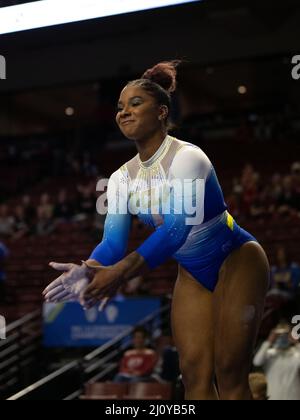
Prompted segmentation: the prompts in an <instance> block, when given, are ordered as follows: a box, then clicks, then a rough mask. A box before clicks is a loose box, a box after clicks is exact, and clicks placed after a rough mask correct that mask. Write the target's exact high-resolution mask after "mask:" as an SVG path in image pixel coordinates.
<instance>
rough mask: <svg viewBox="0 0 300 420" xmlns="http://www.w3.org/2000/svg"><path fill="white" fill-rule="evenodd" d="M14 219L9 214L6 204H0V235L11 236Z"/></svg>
mask: <svg viewBox="0 0 300 420" xmlns="http://www.w3.org/2000/svg"><path fill="white" fill-rule="evenodd" d="M14 226H15V219H14V218H13V216H11V215H10V214H9V209H8V206H7V205H6V204H1V205H0V235H1V236H11V235H12V234H13V233H14Z"/></svg>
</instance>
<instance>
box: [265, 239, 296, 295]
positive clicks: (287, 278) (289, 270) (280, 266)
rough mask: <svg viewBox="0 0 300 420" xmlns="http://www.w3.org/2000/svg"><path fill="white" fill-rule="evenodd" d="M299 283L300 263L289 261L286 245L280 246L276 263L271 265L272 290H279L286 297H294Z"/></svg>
mask: <svg viewBox="0 0 300 420" xmlns="http://www.w3.org/2000/svg"><path fill="white" fill-rule="evenodd" d="M299 284H300V267H299V265H298V264H296V263H295V262H291V261H289V259H288V257H287V253H286V250H285V248H284V246H279V247H278V248H277V252H276V265H274V266H272V267H271V287H272V291H273V292H274V291H277V292H278V294H281V295H282V296H284V297H287V298H292V297H293V295H294V293H295V291H296V290H297V288H298V287H299Z"/></svg>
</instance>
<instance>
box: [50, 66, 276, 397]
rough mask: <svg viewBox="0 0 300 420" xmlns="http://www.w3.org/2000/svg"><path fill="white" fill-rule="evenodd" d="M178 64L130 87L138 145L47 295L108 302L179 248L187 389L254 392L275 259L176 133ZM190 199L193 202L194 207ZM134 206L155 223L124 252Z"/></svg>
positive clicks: (177, 311)
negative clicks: (252, 375)
mask: <svg viewBox="0 0 300 420" xmlns="http://www.w3.org/2000/svg"><path fill="white" fill-rule="evenodd" d="M177 65H178V62H177V61H170V62H163V63H159V64H157V65H156V66H154V67H153V68H151V69H149V70H147V71H146V72H145V73H144V74H143V76H142V77H141V79H138V80H134V81H131V82H129V83H128V84H127V85H126V86H125V87H124V89H123V90H122V92H121V94H120V98H119V102H118V111H117V115H116V122H117V124H118V126H119V128H120V130H121V132H122V133H123V134H124V135H125V137H127V138H128V139H129V140H131V141H134V142H135V145H136V148H137V151H138V154H137V155H136V156H135V157H134V158H133V159H132V160H130V161H128V162H127V163H125V164H124V165H123V166H122V167H121V168H120V169H119V170H117V171H116V172H115V173H114V174H113V175H112V176H111V178H110V180H109V184H108V190H107V198H108V214H107V217H106V221H105V229H104V235H103V239H102V242H101V243H100V244H99V245H98V246H97V247H96V248H95V250H94V251H93V253H92V254H91V256H90V258H89V260H87V261H85V262H83V264H82V265H81V266H80V265H76V264H57V263H50V265H51V266H52V267H53V268H55V269H57V270H61V271H63V274H62V275H61V276H60V277H59V278H58V279H56V280H55V281H54V282H52V283H51V284H50V285H49V286H48V287H47V288H46V289H45V291H44V295H45V298H46V300H48V301H51V302H58V301H66V300H71V299H76V298H78V299H80V301H81V302H82V303H83V304H84V305H85V306H88V307H89V306H92V305H95V304H97V302H98V303H99V302H104V303H106V302H107V300H108V299H109V298H110V297H112V296H113V295H114V294H115V293H116V291H117V289H118V288H119V286H120V285H121V284H122V283H123V282H124V281H126V280H127V279H130V278H131V277H134V276H136V275H138V274H140V273H142V272H144V271H147V270H151V269H154V268H155V267H157V266H159V265H160V264H162V263H163V262H164V261H166V260H167V259H168V258H169V257H171V256H172V257H173V258H175V259H176V260H177V262H178V277H177V280H176V284H175V290H174V296H173V301H172V328H173V335H174V339H175V343H176V346H177V349H178V351H179V355H180V366H181V372H182V378H183V382H184V386H185V392H186V399H197V400H200V399H202V400H205V399H210V400H213V399H221V400H249V399H251V398H252V396H251V392H250V388H249V383H248V374H249V370H250V366H251V360H252V353H253V348H254V345H255V340H256V336H257V332H258V328H259V325H260V321H261V317H262V313H263V308H264V300H265V294H266V291H267V288H268V284H269V264H268V260H267V257H266V255H265V252H264V251H263V249H262V247H261V246H260V245H259V243H258V242H257V241H256V239H255V238H254V237H253V236H252V235H250V234H249V233H248V232H246V231H245V230H243V229H242V228H241V227H240V226H239V225H238V224H237V223H236V222H235V221H234V220H233V218H232V216H231V215H230V214H229V213H228V211H227V207H226V204H225V202H224V198H223V194H222V190H221V188H220V185H219V182H218V179H217V176H216V173H215V170H214V168H213V166H212V164H211V162H210V160H209V159H208V157H207V156H206V155H205V153H204V152H203V151H202V150H201V149H200V148H199V147H197V146H195V145H193V144H191V143H188V142H184V141H182V140H178V139H177V138H175V137H172V136H170V135H169V134H168V127H169V113H170V105H171V93H172V92H173V91H174V90H175V88H176V71H177V70H176V68H177ZM178 183H179V184H178ZM180 184H181V185H184V187H182V188H180ZM178 185H179V186H178ZM164 187H167V188H166V191H169V193H167V194H166V195H165V194H160V195H159V199H158V200H157V199H156V198H155V197H156V196H155V195H154V193H153V191H157V190H159V191H162V190H163V189H164ZM187 187H188V188H187ZM166 197H167V198H168V200H169V201H168V200H166ZM188 199H189V200H191V202H192V203H193V204H194V206H191V205H190V206H188V207H189V209H186V206H185V205H184V204H185V200H188ZM116 200H117V202H118V205H117V206H114V205H113V204H114V203H115V202H116ZM167 202H169V207H168V205H166V203H167ZM195 203H196V204H195ZM121 208H122V211H121ZM124 210H125V211H124ZM136 213H138V217H139V218H140V219H141V220H142V221H143V222H145V223H147V224H150V225H152V226H153V227H154V228H155V231H154V233H152V234H151V235H150V236H149V237H148V238H147V239H146V240H145V242H144V243H142V244H141V246H140V247H139V248H138V249H137V250H136V251H135V252H132V253H131V254H129V255H127V256H125V255H126V249H127V242H128V236H129V232H130V227H131V218H132V214H136ZM191 216H193V217H191ZM215 378H216V381H217V389H216V388H215V386H214V380H215Z"/></svg>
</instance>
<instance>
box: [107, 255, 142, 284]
mask: <svg viewBox="0 0 300 420" xmlns="http://www.w3.org/2000/svg"><path fill="white" fill-rule="evenodd" d="M114 267H115V268H116V269H118V270H120V272H121V273H122V276H123V278H124V280H125V281H126V280H130V279H131V278H133V277H135V276H137V275H145V274H147V273H148V272H149V271H150V268H149V266H148V264H147V263H146V261H145V259H144V257H142V256H141V255H140V254H139V253H138V252H136V251H134V252H132V253H131V254H129V255H127V256H126V257H125V258H123V259H122V260H121V261H119V262H117V263H116V264H115V265H114Z"/></svg>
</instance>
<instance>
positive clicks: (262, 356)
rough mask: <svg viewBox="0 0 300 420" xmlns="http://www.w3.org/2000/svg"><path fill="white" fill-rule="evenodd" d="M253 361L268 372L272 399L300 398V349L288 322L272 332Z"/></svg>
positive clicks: (269, 391)
mask: <svg viewBox="0 0 300 420" xmlns="http://www.w3.org/2000/svg"><path fill="white" fill-rule="evenodd" d="M253 363H254V365H255V366H256V367H262V368H263V370H264V372H265V374H266V377H267V382H268V393H269V396H270V400H285V401H288V400H300V349H299V345H296V342H295V340H294V339H293V338H292V336H291V327H290V326H289V325H288V324H279V325H278V326H277V327H276V329H275V330H273V331H272V332H271V334H270V336H269V338H268V340H267V341H265V342H264V343H263V344H262V345H261V347H260V349H259V350H258V352H257V354H256V356H255V358H254V361H253Z"/></svg>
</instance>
